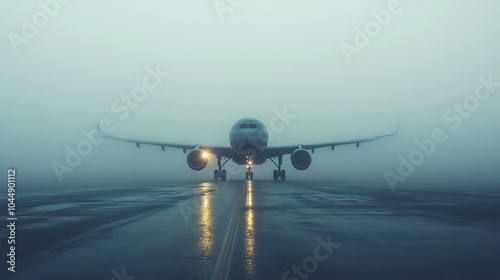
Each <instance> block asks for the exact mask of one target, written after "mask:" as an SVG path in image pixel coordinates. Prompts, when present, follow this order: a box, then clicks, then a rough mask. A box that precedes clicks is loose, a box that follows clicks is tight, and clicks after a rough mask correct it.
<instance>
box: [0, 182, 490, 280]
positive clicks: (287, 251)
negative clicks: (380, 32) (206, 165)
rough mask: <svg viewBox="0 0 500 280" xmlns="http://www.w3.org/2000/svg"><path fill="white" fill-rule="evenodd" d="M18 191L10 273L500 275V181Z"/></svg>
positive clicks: (126, 276) (150, 279) (149, 279)
mask: <svg viewBox="0 0 500 280" xmlns="http://www.w3.org/2000/svg"><path fill="white" fill-rule="evenodd" d="M5 199H6V198H5ZM2 201H4V197H2ZM16 203H17V217H18V221H17V223H16V272H15V273H12V272H9V271H7V265H6V254H7V253H8V251H7V242H6V239H5V237H4V238H1V239H0V241H1V243H0V248H1V252H2V254H1V256H0V258H1V263H2V264H1V265H0V268H1V269H2V270H1V271H0V277H1V279H30V280H31V279H65V280H79V279H106V280H110V279H111V280H143V279H144V280H158V279H224V278H225V279H290V280H299V279H339V280H342V279H346V280H350V279H353V280H354V279H359V280H366V279H401V280H403V279H405V280H407V279H438V280H444V279H450V280H451V279H460V280H465V279H485V280H486V279H491V280H494V279H500V192H491V191H489V192H480V191H476V192H474V191H470V190H469V191H459V190H438V189H430V188H428V189H418V188H414V189H412V190H398V191H396V192H394V193H393V192H391V191H390V190H389V189H388V188H375V187H367V186H351V185H350V186H347V185H338V184H328V183H317V182H298V181H295V182H294V181H289V182H273V181H254V182H247V181H231V182H228V183H227V184H225V185H217V184H215V183H214V182H202V183H200V182H175V183H168V184H163V185H145V186H137V187H135V186H134V187H131V186H127V187H124V186H122V187H121V186H104V187H88V188H78V189H65V190H56V191H40V192H26V193H24V194H23V193H22V192H21V191H19V189H18V193H17V201H16ZM4 207H5V206H4V205H2V208H4ZM2 212H3V213H5V212H6V211H4V210H2ZM1 219H2V221H3V223H4V224H6V223H7V222H6V217H5V216H2V217H1ZM0 233H3V234H4V235H5V234H6V233H7V229H6V227H5V226H3V227H2V230H1V231H0Z"/></svg>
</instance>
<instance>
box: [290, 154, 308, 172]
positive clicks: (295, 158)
mask: <svg viewBox="0 0 500 280" xmlns="http://www.w3.org/2000/svg"><path fill="white" fill-rule="evenodd" d="M290 159H291V160H292V165H293V167H295V169H298V170H306V169H307V168H308V167H309V165H311V162H312V157H311V154H310V153H309V152H308V151H306V150H304V149H297V150H295V151H294V152H293V153H292V156H291V157H290Z"/></svg>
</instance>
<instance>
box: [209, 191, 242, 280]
mask: <svg viewBox="0 0 500 280" xmlns="http://www.w3.org/2000/svg"><path fill="white" fill-rule="evenodd" d="M246 185H247V181H245V182H244V183H243V184H242V185H241V190H240V193H239V194H238V199H237V202H236V207H235V208H234V210H233V214H232V216H231V221H230V222H229V228H228V230H227V233H226V238H225V239H224V247H222V253H221V255H220V258H219V262H218V264H217V269H216V270H215V277H214V280H226V277H227V274H228V272H229V264H230V262H231V254H232V252H233V245H234V240H235V239H236V231H237V229H238V223H239V220H240V213H241V208H242V207H243V201H244V197H245V196H244V194H245V190H246V188H245V187H246Z"/></svg>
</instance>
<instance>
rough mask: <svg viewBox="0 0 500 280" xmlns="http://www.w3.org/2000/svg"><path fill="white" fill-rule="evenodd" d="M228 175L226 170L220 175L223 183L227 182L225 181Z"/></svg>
mask: <svg viewBox="0 0 500 280" xmlns="http://www.w3.org/2000/svg"><path fill="white" fill-rule="evenodd" d="M226 174H227V173H226V170H225V169H224V170H222V171H221V174H220V175H219V176H220V178H221V180H222V182H225V181H226Z"/></svg>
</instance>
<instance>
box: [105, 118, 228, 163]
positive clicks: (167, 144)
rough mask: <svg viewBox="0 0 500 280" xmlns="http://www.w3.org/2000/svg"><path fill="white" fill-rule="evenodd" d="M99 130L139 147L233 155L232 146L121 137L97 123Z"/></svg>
mask: <svg viewBox="0 0 500 280" xmlns="http://www.w3.org/2000/svg"><path fill="white" fill-rule="evenodd" d="M97 130H98V131H99V135H100V136H101V137H104V138H110V139H114V140H119V141H124V142H129V143H134V144H135V145H136V146H137V148H139V147H140V146H141V145H153V146H159V147H161V149H162V150H163V151H164V150H165V148H166V147H167V148H177V149H182V150H183V151H184V153H186V151H187V150H194V149H201V150H203V151H205V152H207V153H209V154H213V155H219V156H224V157H228V158H230V157H231V155H232V154H231V148H230V147H215V146H205V145H194V144H180V143H172V142H165V141H154V140H143V139H135V138H127V137H120V136H115V135H109V134H104V133H103V132H102V130H101V128H100V127H99V124H97Z"/></svg>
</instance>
